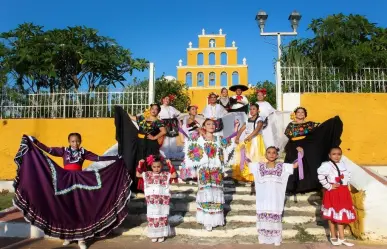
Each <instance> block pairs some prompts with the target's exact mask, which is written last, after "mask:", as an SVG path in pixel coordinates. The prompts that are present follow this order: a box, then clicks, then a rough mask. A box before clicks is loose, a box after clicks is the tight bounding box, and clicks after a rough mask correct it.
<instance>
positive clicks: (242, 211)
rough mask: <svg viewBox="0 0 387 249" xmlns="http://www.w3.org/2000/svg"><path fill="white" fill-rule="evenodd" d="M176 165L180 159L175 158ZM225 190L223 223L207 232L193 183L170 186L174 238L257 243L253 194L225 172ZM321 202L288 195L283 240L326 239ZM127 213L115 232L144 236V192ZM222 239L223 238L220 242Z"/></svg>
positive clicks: (311, 196) (312, 196)
mask: <svg viewBox="0 0 387 249" xmlns="http://www.w3.org/2000/svg"><path fill="white" fill-rule="evenodd" d="M174 165H175V167H176V168H178V167H179V165H180V162H178V161H175V162H174ZM226 174H227V175H228V176H227V175H226V177H225V181H224V186H225V188H224V191H225V199H226V204H225V206H224V208H225V216H226V225H225V226H224V227H217V228H214V230H213V231H211V232H208V231H206V230H205V229H204V228H203V226H202V225H200V224H197V223H196V203H195V196H196V191H197V185H196V182H194V183H184V182H181V181H180V182H179V183H178V184H173V185H172V186H171V190H172V199H171V212H170V218H169V220H170V224H171V227H172V230H173V232H174V233H175V234H176V238H186V239H187V240H206V239H208V241H213V238H217V240H216V241H217V242H219V240H226V241H230V240H232V241H233V242H238V243H256V242H257V230H256V224H255V222H256V210H255V196H252V195H250V191H251V188H250V187H249V186H245V185H239V184H236V183H235V182H234V181H233V180H232V179H231V178H230V176H231V172H230V171H227V172H226ZM320 204H321V195H320V193H308V194H305V195H299V196H297V200H295V198H293V197H290V198H289V199H288V200H287V201H286V203H285V212H284V217H283V229H284V231H283V238H284V240H296V241H300V242H306V241H317V240H326V230H325V227H327V223H326V222H325V221H322V220H320V215H319V210H320ZM129 213H130V215H129V216H128V217H127V219H126V220H125V221H124V223H123V224H122V225H121V227H120V228H118V229H117V230H116V233H118V234H122V235H126V236H146V225H147V223H146V204H145V199H144V195H143V194H138V195H137V197H136V198H135V199H132V200H131V201H130V203H129ZM223 242H224V241H223Z"/></svg>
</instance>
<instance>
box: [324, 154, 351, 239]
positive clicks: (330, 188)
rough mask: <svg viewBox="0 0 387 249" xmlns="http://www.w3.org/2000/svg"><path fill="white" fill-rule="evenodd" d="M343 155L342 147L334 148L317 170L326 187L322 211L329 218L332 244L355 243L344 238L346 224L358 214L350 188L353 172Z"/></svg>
mask: <svg viewBox="0 0 387 249" xmlns="http://www.w3.org/2000/svg"><path fill="white" fill-rule="evenodd" d="M341 156H342V151H341V148H340V147H334V148H332V149H331V150H330V152H329V161H327V162H323V163H322V164H321V166H320V167H319V168H318V170H317V173H318V179H319V181H320V183H321V185H322V186H323V187H324V188H325V189H326V191H325V192H324V197H323V202H322V206H321V213H322V216H323V218H324V219H327V220H328V223H329V229H330V232H331V237H330V241H331V243H332V245H335V246H338V245H345V246H353V245H354V244H352V243H349V242H347V241H346V240H345V239H344V226H345V225H347V224H349V223H351V222H354V221H355V219H356V215H355V210H354V207H353V203H352V197H351V194H350V192H349V188H348V184H349V182H350V179H351V172H350V171H349V170H348V168H347V167H346V166H345V164H344V162H342V161H341ZM336 225H337V230H338V233H339V236H338V237H337V231H336Z"/></svg>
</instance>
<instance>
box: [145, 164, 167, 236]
mask: <svg viewBox="0 0 387 249" xmlns="http://www.w3.org/2000/svg"><path fill="white" fill-rule="evenodd" d="M142 177H143V179H144V194H145V201H146V205H147V212H146V216H147V220H148V237H149V238H161V237H167V236H168V235H169V234H170V233H169V231H170V227H169V223H168V215H169V202H170V198H171V194H170V192H169V179H170V177H171V174H170V173H169V172H161V173H154V172H152V171H147V172H144V173H142Z"/></svg>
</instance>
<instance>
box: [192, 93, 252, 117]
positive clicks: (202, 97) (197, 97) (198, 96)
mask: <svg viewBox="0 0 387 249" xmlns="http://www.w3.org/2000/svg"><path fill="white" fill-rule="evenodd" d="M220 90H221V89H213V88H208V89H202V90H200V91H197V90H196V89H194V90H193V89H189V90H188V93H189V97H190V98H191V104H193V105H197V106H198V107H199V109H198V113H202V112H203V110H204V108H205V107H206V106H207V97H208V94H210V93H211V92H214V93H216V94H218V95H220ZM251 93H252V90H248V91H246V92H244V93H243V94H244V95H250V94H251ZM229 94H230V96H232V95H234V93H233V92H230V91H229Z"/></svg>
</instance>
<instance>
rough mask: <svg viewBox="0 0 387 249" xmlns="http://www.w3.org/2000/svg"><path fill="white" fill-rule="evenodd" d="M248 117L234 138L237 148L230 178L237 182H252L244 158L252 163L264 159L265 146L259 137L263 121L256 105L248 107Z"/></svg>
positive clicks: (252, 177) (260, 136)
mask: <svg viewBox="0 0 387 249" xmlns="http://www.w3.org/2000/svg"><path fill="white" fill-rule="evenodd" d="M250 115H251V117H250V118H249V119H248V120H247V122H246V123H245V124H244V125H243V126H242V127H241V129H240V130H239V132H238V135H237V136H236V138H235V143H236V144H237V147H236V148H235V162H234V165H233V169H232V177H233V178H234V179H235V180H237V181H244V182H253V181H254V176H253V175H252V174H251V173H250V171H249V168H248V167H247V162H246V158H249V159H250V160H251V161H252V162H259V161H262V160H263V159H264V157H265V145H264V143H263V139H262V135H261V133H262V128H263V119H262V118H261V117H259V106H258V104H255V103H254V104H251V105H250ZM253 192H254V191H252V193H253Z"/></svg>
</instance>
